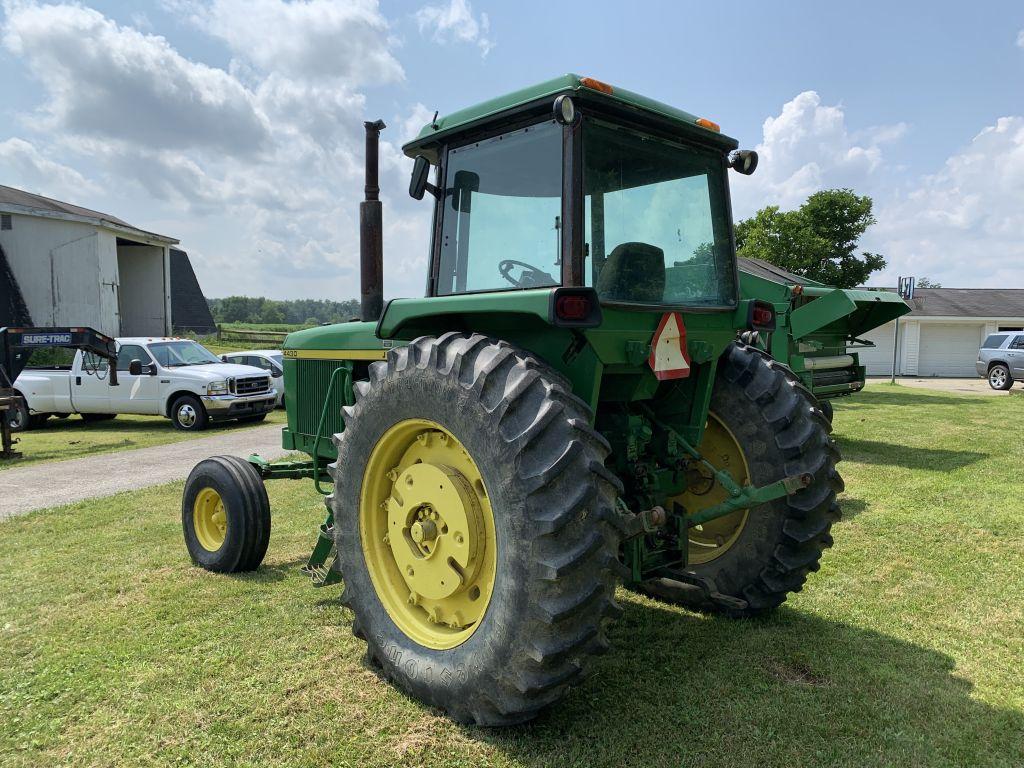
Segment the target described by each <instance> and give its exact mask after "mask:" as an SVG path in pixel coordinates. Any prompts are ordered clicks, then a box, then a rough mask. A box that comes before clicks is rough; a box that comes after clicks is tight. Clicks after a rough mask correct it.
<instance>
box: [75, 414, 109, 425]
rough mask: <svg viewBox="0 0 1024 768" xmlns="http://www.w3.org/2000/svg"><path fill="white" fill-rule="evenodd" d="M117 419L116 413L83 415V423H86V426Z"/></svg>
mask: <svg viewBox="0 0 1024 768" xmlns="http://www.w3.org/2000/svg"><path fill="white" fill-rule="evenodd" d="M116 418H117V414H116V413H83V414H82V421H84V422H85V423H86V424H93V423H95V422H97V421H110V420H111V419H116Z"/></svg>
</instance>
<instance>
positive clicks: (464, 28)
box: [415, 0, 494, 56]
mask: <svg viewBox="0 0 1024 768" xmlns="http://www.w3.org/2000/svg"><path fill="white" fill-rule="evenodd" d="M415 19H416V23H417V24H418V25H419V28H420V32H421V33H426V32H428V31H429V32H430V33H431V35H432V37H433V39H434V40H435V41H436V42H438V43H447V42H450V41H456V42H460V43H472V44H475V45H476V46H477V47H478V48H479V49H480V52H481V55H483V56H486V55H487V53H488V52H489V51H490V50H491V49H492V48H493V47H494V41H493V40H492V39H491V37H490V32H491V22H490V19H488V18H487V14H486V13H481V14H480V17H479V19H477V17H475V16H474V15H473V7H472V6H471V5H470V3H469V0H449V2H448V4H447V5H426V6H424V7H422V8H420V9H419V10H418V11H416V14H415Z"/></svg>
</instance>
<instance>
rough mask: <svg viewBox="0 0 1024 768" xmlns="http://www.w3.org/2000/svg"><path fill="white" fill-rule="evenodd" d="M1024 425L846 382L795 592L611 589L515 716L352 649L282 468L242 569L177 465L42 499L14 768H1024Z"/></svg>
mask: <svg viewBox="0 0 1024 768" xmlns="http://www.w3.org/2000/svg"><path fill="white" fill-rule="evenodd" d="M272 418H281V416H280V415H279V414H278V415H275V416H274V417H272ZM1022 418H1024V397H1019V396H1018V397H1005V398H988V397H973V396H962V395H954V394H948V393H941V392H933V391H928V390H920V389H913V390H912V389H909V388H905V387H900V386H895V387H893V386H890V385H888V384H872V385H870V386H869V387H868V389H867V390H866V391H865V392H864V393H862V394H860V395H858V396H857V397H855V398H851V399H848V400H844V401H838V402H837V405H836V416H835V429H836V436H837V438H838V440H839V445H840V448H841V450H842V451H843V454H844V459H845V460H844V462H843V463H842V464H841V465H840V469H841V471H842V473H843V475H844V477H845V479H846V485H847V491H846V493H845V494H844V495H843V497H842V498H841V501H842V503H843V509H844V517H843V520H842V521H841V522H840V523H839V524H838V525H837V526H835V527H834V528H833V535H834V537H835V546H834V547H833V548H832V549H831V550H830V551H829V552H827V553H826V555H825V557H824V559H823V562H822V568H821V571H820V572H819V573H817V574H814V575H812V577H811V579H810V580H809V583H808V586H807V588H806V590H805V591H804V592H803V593H800V594H798V595H795V596H793V597H792V598H791V599H790V600H789V601H788V602H787V603H786V604H785V605H784V606H783V607H782V608H781V609H780V610H779V611H778V612H776V613H775V614H774V615H773V616H771V617H770V618H766V619H758V620H747V621H732V620H727V619H720V618H711V617H707V616H703V615H698V614H695V613H691V612H688V611H685V610H682V609H679V608H676V607H671V606H668V605H665V604H662V603H659V602H657V601H654V600H650V599H647V598H644V597H640V596H638V595H636V594H633V593H631V592H628V591H626V590H620V591H619V600H620V602H621V603H622V605H623V607H624V608H625V615H624V617H623V619H622V620H621V621H620V622H619V623H618V624H616V625H615V626H614V628H613V630H612V650H611V652H610V653H609V654H608V655H606V656H604V657H603V658H602V659H601V660H600V661H599V663H598V665H597V668H596V672H595V674H594V676H593V677H592V678H591V679H590V680H588V681H587V682H586V683H584V684H583V685H582V686H581V687H579V688H577V689H576V690H575V691H574V692H573V693H572V694H570V696H569V697H568V698H567V699H566V700H565V701H564V702H563V703H562V704H561V705H560V706H558V707H557V708H555V709H554V710H552V711H551V712H549V713H548V714H546V715H544V716H542V717H541V718H540V719H538V720H537V721H535V722H534V723H532V724H529V725H526V726H523V727H519V728H514V729H509V730H486V729H477V728H466V727H461V726H458V725H455V724H453V723H451V722H450V721H448V720H446V719H444V718H442V717H440V716H438V715H437V714H436V713H434V712H432V711H431V710H430V709H428V708H425V707H424V706H422V705H420V704H418V703H416V702H414V701H412V700H410V699H408V698H407V697H405V696H404V695H402V694H401V693H399V692H398V691H396V690H395V689H393V688H392V687H391V686H389V685H388V684H386V683H385V682H383V681H382V680H380V679H378V678H377V677H376V676H375V675H374V674H373V673H372V672H370V671H369V670H368V669H366V668H365V667H364V666H363V665H362V654H363V644H362V643H361V642H360V641H357V640H356V639H355V638H353V637H352V636H351V634H350V631H349V626H350V624H349V617H348V616H346V615H345V613H344V611H343V609H342V608H341V607H340V606H339V604H338V597H339V595H340V587H331V588H327V589H324V590H315V589H313V588H312V587H311V586H310V585H309V584H308V583H307V580H306V577H304V576H303V575H302V574H301V573H300V571H299V567H300V566H301V564H302V563H303V562H304V561H305V558H306V557H307V556H308V554H309V551H310V548H311V547H312V544H313V541H314V532H315V528H316V526H317V525H318V524H319V523H320V522H321V520H322V516H323V500H322V497H320V496H318V495H317V494H316V493H315V492H314V491H313V489H312V487H311V485H310V484H309V483H303V482H297V481H278V482H276V483H271V484H269V485H268V490H269V493H270V499H271V504H272V507H273V510H274V531H273V535H272V539H271V544H270V550H269V552H268V555H267V559H266V561H265V563H264V565H263V567H262V568H261V569H260V570H259V571H258V572H256V573H254V574H251V575H245V576H238V577H226V576H217V575H214V574H211V573H207V572H205V571H202V570H200V569H198V568H195V567H193V566H191V565H190V563H189V562H188V559H187V556H186V554H185V550H184V546H183V544H182V541H181V526H180V493H181V484H180V483H176V484H171V485H166V486H160V487H155V488H151V489H147V490H144V491H138V492H132V493H126V494H120V495H117V496H112V497H108V498H105V499H99V500H93V501H90V502H83V503H80V504H77V505H73V506H69V507H63V508H59V509H53V510H46V511H42V512H38V513H33V514H31V515H29V516H27V517H24V518H19V519H16V520H14V521H11V522H8V523H4V524H3V525H2V527H0V594H3V595H4V599H3V600H2V601H0V764H2V765H3V766H5V767H6V766H12V767H13V766H44V765H45V766H51V765H75V766H140V765H147V766H149V765H153V766H163V765H176V766H180V765H196V766H199V765H202V766H211V765H218V766H219V765H239V766H241V765H259V766H311V767H312V766H318V767H319V766H325V765H334V766H392V765H413V766H419V765H423V766H444V767H445V768H454V767H456V766H645V767H646V766H688V765H700V766H703V765H707V766H752V765H757V766H794V765H805V766H892V765H901V766H953V765H957V766H959V765H970V766H972V767H977V766H1007V767H1008V768H1009V767H1010V766H1020V765H1022V764H1024V735H1022V734H1024V676H1022V675H1021V672H1020V670H1021V669H1022V667H1024V522H1022V519H1021V504H1020V501H1021V499H1020V484H1019V474H1020V467H1021V465H1022V463H1024V446H1022V443H1021V441H1019V440H1007V439H1006V436H1007V431H1006V425H1007V424H1019V423H1021V420H1022ZM120 421H121V420H120V419H118V420H117V421H116V422H113V423H112V426H116V425H117V424H118V422H120ZM167 429H168V432H171V433H173V430H172V429H171V428H170V425H169V423H168V424H167ZM29 434H31V433H29ZM40 434H43V433H40ZM83 532H85V533H83ZM43 563H50V564H52V565H53V567H49V568H47V567H41V564H43Z"/></svg>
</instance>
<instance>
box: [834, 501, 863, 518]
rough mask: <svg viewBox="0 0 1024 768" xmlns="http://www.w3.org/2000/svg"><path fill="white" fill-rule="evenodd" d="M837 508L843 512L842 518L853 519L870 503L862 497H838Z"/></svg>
mask: <svg viewBox="0 0 1024 768" xmlns="http://www.w3.org/2000/svg"><path fill="white" fill-rule="evenodd" d="M839 508H840V509H841V510H842V513H843V516H842V518H841V519H842V520H853V518H855V517H857V515H859V514H861V513H862V512H867V511H868V509H869V508H870V505H869V504H868V503H867V502H866V501H864V499H855V498H846V497H844V498H841V499H839Z"/></svg>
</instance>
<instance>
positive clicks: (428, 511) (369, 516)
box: [359, 419, 497, 650]
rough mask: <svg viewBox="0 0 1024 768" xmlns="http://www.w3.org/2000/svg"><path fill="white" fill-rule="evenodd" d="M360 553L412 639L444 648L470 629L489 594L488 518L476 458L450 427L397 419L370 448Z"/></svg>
mask: <svg viewBox="0 0 1024 768" xmlns="http://www.w3.org/2000/svg"><path fill="white" fill-rule="evenodd" d="M359 534H360V539H361V541H362V549H363V557H364V558H365V561H366V567H367V570H368V571H369V574H370V580H371V581H372V582H373V586H374V589H375V590H376V592H377V597H378V598H379V599H380V601H381V604H382V605H383V606H384V609H385V610H386V611H387V613H388V615H389V616H390V617H391V619H392V621H394V622H395V624H396V625H397V626H398V628H399V629H400V630H401V631H402V632H403V633H405V634H406V635H407V636H408V637H410V638H411V639H413V640H414V641H416V642H417V643H419V644H420V645H423V646H426V647H427V648H434V649H438V650H444V649H448V648H454V647H455V646H457V645H459V644H460V643H463V642H465V641H466V640H467V639H468V638H469V636H470V635H472V634H473V632H474V631H476V628H477V627H478V626H479V625H480V622H481V620H482V619H483V616H484V613H485V612H486V610H487V605H488V603H489V602H490V599H491V593H492V592H493V589H494V576H495V566H496V563H497V537H496V535H495V530H494V515H493V513H492V511H491V504H490V500H489V498H488V495H487V490H486V488H485V487H484V481H483V476H482V475H481V473H480V470H479V468H478V467H477V465H476V462H475V461H474V460H473V458H472V457H471V456H470V455H469V452H468V451H467V450H466V448H465V447H464V446H463V445H462V443H461V442H459V440H458V439H457V438H456V437H455V435H453V434H452V433H451V432H450V431H449V430H447V429H446V428H444V427H442V426H441V425H440V424H437V423H436V422H433V421H428V420H426V419H407V420H405V421H400V422H399V423H397V424H395V425H394V426H393V427H391V428H390V429H389V430H388V431H387V432H385V433H384V434H383V435H382V436H381V438H380V440H378V441H377V444H376V445H375V446H374V448H373V450H372V451H371V452H370V457H369V460H368V461H367V463H366V469H365V470H364V472H363V484H362V492H361V494H360V498H359Z"/></svg>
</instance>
